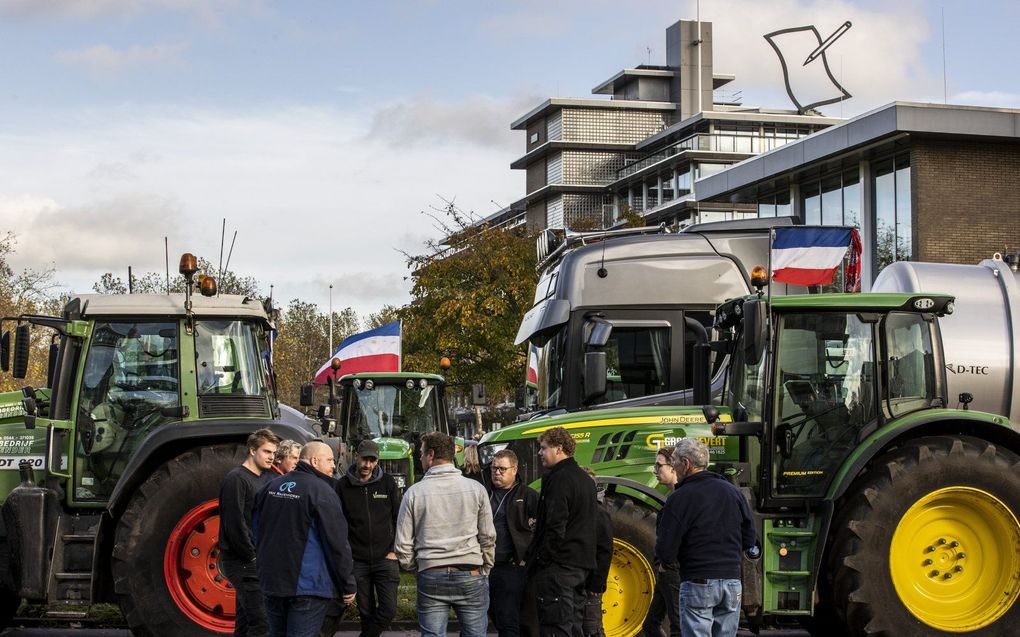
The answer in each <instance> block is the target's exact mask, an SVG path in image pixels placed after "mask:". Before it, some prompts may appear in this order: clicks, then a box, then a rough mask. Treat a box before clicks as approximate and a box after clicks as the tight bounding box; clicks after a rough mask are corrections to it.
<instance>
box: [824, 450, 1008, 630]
mask: <svg viewBox="0 0 1020 637" xmlns="http://www.w3.org/2000/svg"><path fill="white" fill-rule="evenodd" d="M852 492H853V495H852V496H850V497H849V498H848V499H847V501H846V505H845V506H844V507H843V510H842V512H841V513H840V515H839V517H838V519H837V526H835V527H834V528H836V529H839V531H838V533H837V535H836V537H835V539H834V543H833V545H832V548H831V550H832V552H831V553H830V555H831V558H830V560H829V562H828V564H829V566H830V568H831V569H832V570H830V573H831V574H832V579H831V585H832V595H833V599H832V602H833V604H834V605H835V606H836V608H837V611H838V612H839V614H840V615H841V616H842V618H843V620H844V621H845V624H846V627H847V630H848V632H849V634H850V635H853V636H855V637H856V636H863V635H867V636H880V637H912V636H918V637H920V636H922V635H923V636H925V637H931V636H946V637H948V636H950V635H954V636H958V635H961V634H965V635H974V636H978V635H980V636H981V637H993V636H995V637H998V636H1000V635H1001V636H1006V635H1016V634H1017V626H1020V604H1018V603H1017V599H1018V597H1020V522H1018V519H1017V518H1018V515H1020V458H1018V457H1017V455H1016V454H1014V453H1012V452H1011V451H1009V450H1007V449H1004V448H1001V447H996V446H995V445H993V444H991V443H989V442H987V441H984V440H980V439H977V438H971V437H966V436H960V437H948V436H946V437H942V436H939V437H927V438H920V439H918V440H915V441H911V442H909V443H907V444H905V445H903V446H902V447H899V448H897V449H894V450H892V451H890V452H889V453H887V454H886V455H884V456H883V457H881V458H880V459H879V460H877V461H876V462H874V463H873V464H872V468H871V469H870V470H869V471H868V472H867V473H866V474H865V475H864V476H862V477H861V478H860V479H859V480H858V481H857V482H856V483H855V485H854V487H853V491H852Z"/></svg>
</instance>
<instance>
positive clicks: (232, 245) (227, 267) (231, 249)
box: [220, 230, 237, 279]
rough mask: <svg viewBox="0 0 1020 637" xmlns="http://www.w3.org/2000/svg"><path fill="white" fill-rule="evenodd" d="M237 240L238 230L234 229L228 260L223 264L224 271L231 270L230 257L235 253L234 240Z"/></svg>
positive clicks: (221, 273) (221, 274) (221, 276)
mask: <svg viewBox="0 0 1020 637" xmlns="http://www.w3.org/2000/svg"><path fill="white" fill-rule="evenodd" d="M235 241H237V230H234V238H233V239H231V240H230V250H229V251H228V252H227V262H226V264H224V266H223V272H229V271H230V257H231V255H233V254H234V242H235ZM223 272H220V278H221V279H222V278H223Z"/></svg>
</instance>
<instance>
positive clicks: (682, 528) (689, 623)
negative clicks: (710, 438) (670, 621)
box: [655, 438, 757, 637]
mask: <svg viewBox="0 0 1020 637" xmlns="http://www.w3.org/2000/svg"><path fill="white" fill-rule="evenodd" d="M672 460H673V468H674V469H675V470H676V475H677V478H679V483H678V485H677V487H676V489H675V490H674V491H673V493H671V494H670V495H669V497H668V498H667V499H666V505H665V506H664V507H663V508H662V511H661V512H660V513H659V528H658V529H657V531H656V540H655V561H656V562H657V563H660V564H666V563H669V562H672V561H676V562H678V563H679V564H680V632H681V633H682V634H683V636H684V637H734V636H735V635H736V634H737V628H738V625H739V623H740V596H741V593H742V591H741V585H740V566H741V559H742V557H741V553H742V552H743V551H747V550H750V549H752V548H754V547H755V545H756V543H757V537H756V535H755V530H754V517H753V516H752V515H751V508H750V507H749V506H748V504H747V500H745V499H744V495H743V494H742V493H741V492H740V490H739V489H737V487H735V486H733V485H732V484H730V483H729V482H728V481H727V480H726V478H724V477H722V476H721V475H719V474H717V473H713V472H711V471H705V469H706V468H707V467H708V447H706V446H705V443H703V442H701V441H700V440H698V439H696V438H684V439H683V440H681V441H680V444H678V445H677V446H676V449H674V450H673V458H672Z"/></svg>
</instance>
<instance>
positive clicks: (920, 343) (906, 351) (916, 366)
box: [885, 312, 935, 416]
mask: <svg viewBox="0 0 1020 637" xmlns="http://www.w3.org/2000/svg"><path fill="white" fill-rule="evenodd" d="M885 340H886V356H887V357H888V370H889V382H888V386H887V388H886V389H887V392H888V393H887V400H888V406H889V413H890V414H892V415H893V416H899V415H901V414H905V413H907V412H910V411H916V410H918V409H925V408H926V407H930V406H931V404H932V401H933V400H934V399H935V357H934V354H933V353H932V346H931V327H930V325H929V324H928V322H927V321H925V320H924V318H923V317H921V316H919V315H917V314H909V313H906V312H893V313H892V314H889V316H888V318H886V320H885Z"/></svg>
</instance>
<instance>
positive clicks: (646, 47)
mask: <svg viewBox="0 0 1020 637" xmlns="http://www.w3.org/2000/svg"><path fill="white" fill-rule="evenodd" d="M645 51H647V52H648V64H649V66H651V64H652V47H650V46H647V45H646V46H645Z"/></svg>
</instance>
